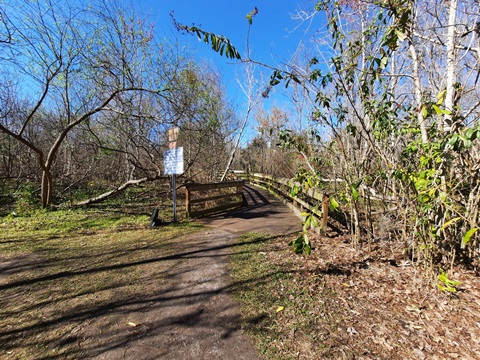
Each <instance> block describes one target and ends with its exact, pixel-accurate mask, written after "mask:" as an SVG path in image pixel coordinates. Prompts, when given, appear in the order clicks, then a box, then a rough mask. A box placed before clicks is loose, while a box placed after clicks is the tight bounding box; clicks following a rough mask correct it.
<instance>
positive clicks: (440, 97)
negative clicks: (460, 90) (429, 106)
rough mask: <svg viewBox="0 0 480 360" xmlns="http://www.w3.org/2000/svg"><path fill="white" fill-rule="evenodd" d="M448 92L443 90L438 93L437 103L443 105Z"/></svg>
mask: <svg viewBox="0 0 480 360" xmlns="http://www.w3.org/2000/svg"><path fill="white" fill-rule="evenodd" d="M446 94H447V90H446V89H445V90H442V91H440V92H439V93H438V95H437V105H442V104H443V101H444V100H445V95H446Z"/></svg>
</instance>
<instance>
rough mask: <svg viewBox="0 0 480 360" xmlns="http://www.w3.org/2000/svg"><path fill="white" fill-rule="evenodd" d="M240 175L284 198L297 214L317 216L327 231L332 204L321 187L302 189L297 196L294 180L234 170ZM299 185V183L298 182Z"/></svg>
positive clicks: (323, 230) (322, 228) (323, 229)
mask: <svg viewBox="0 0 480 360" xmlns="http://www.w3.org/2000/svg"><path fill="white" fill-rule="evenodd" d="M234 173H235V175H237V176H238V177H240V178H242V179H244V180H249V181H250V183H251V184H253V185H257V186H260V187H263V188H265V189H267V190H269V191H271V192H273V193H274V194H275V195H276V196H277V197H278V198H280V199H282V200H283V202H284V203H285V204H287V205H288V206H289V207H290V209H292V210H293V211H294V212H295V213H296V214H297V216H299V217H301V218H304V217H303V216H301V214H302V213H303V212H309V213H311V214H313V215H314V216H315V218H317V221H318V223H319V224H320V230H321V231H322V232H323V233H325V232H326V231H327V223H328V209H329V206H330V198H329V196H328V195H327V194H326V193H325V192H323V191H322V190H320V189H317V188H310V189H308V191H306V192H302V191H300V192H299V193H297V194H296V195H295V196H292V195H291V189H292V186H293V185H295V183H294V182H292V180H289V179H285V178H274V177H273V176H270V175H265V174H258V173H255V174H248V173H245V172H242V171H234ZM297 185H299V184H297Z"/></svg>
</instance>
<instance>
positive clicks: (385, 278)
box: [0, 188, 480, 360]
mask: <svg viewBox="0 0 480 360" xmlns="http://www.w3.org/2000/svg"><path fill="white" fill-rule="evenodd" d="M245 198H246V200H247V201H248V206H247V207H245V208H244V209H243V210H242V211H239V212H236V213H235V212H234V213H229V214H223V215H219V216H216V217H212V218H209V219H205V220H202V223H203V224H206V225H208V226H209V228H208V229H207V230H202V231H201V232H199V233H196V234H194V235H193V236H186V237H185V238H182V241H176V242H174V243H173V245H171V246H172V248H170V249H169V250H168V254H169V255H167V256H163V255H162V256H160V257H158V258H154V259H153V260H148V261H145V262H144V264H143V263H142V264H141V265H142V269H143V273H142V276H141V277H140V278H139V279H138V283H137V284H131V285H129V286H135V287H136V288H137V289H138V291H134V292H133V293H135V294H136V295H135V296H132V297H130V298H125V296H124V295H123V294H121V293H120V292H121V287H120V286H119V287H112V289H110V290H109V291H110V292H111V293H109V299H111V300H109V301H108V302H107V303H106V304H105V305H104V306H102V307H95V310H94V311H93V310H92V311H90V312H89V311H86V310H82V309H85V308H88V305H86V304H78V305H76V304H73V305H72V307H73V308H75V307H78V311H79V312H78V313H75V314H73V315H71V319H70V318H63V317H61V318H60V320H61V321H62V322H68V323H73V324H76V325H75V326H74V327H73V326H72V328H71V329H69V331H68V333H65V332H62V333H61V334H59V336H58V339H60V340H59V341H58V343H54V344H47V346H49V347H52V348H61V347H62V346H68V347H71V348H74V349H75V351H73V352H70V353H69V354H66V355H65V356H63V355H61V354H60V355H59V356H58V357H56V358H75V359H79V358H82V359H105V360H113V359H115V360H117V359H132V360H133V359H142V360H148V359H182V360H184V359H252V360H254V359H261V358H262V357H261V356H260V355H259V354H258V352H257V350H256V348H255V345H254V343H253V341H252V340H251V339H250V338H248V337H247V336H246V335H244V333H243V332H242V319H241V314H240V311H239V306H238V304H237V303H236V302H235V301H234V300H232V297H231V294H230V289H231V285H232V284H231V283H230V279H229V255H230V254H232V253H234V252H239V251H241V246H239V245H238V244H237V243H236V242H235V238H236V237H237V236H239V235H240V234H243V233H246V232H262V233H270V234H272V235H278V234H293V233H295V232H296V231H299V230H300V229H301V222H300V220H299V219H298V218H297V217H295V216H294V215H293V213H291V212H290V210H289V209H288V208H287V207H286V206H283V205H281V204H280V203H279V202H278V200H276V199H274V198H272V197H271V196H269V195H268V194H267V193H266V192H264V191H261V190H258V189H255V188H247V189H246V196H245ZM278 239H279V240H278V243H276V244H267V243H266V244H265V246H267V247H268V246H273V247H274V248H275V249H276V251H268V249H265V250H266V251H264V252H262V253H263V254H264V256H265V261H268V262H269V263H272V264H284V265H285V266H286V267H287V266H288V267H289V268H288V269H287V271H288V272H289V273H291V274H294V273H295V274H297V275H299V276H298V278H296V279H295V281H296V282H297V285H298V290H299V294H300V293H303V294H307V295H309V296H310V298H311V299H314V302H313V303H310V304H308V305H306V306H307V309H308V319H310V320H311V319H313V320H314V322H315V324H317V325H316V326H319V327H318V329H317V330H318V331H316V330H315V331H316V334H307V335H308V336H305V337H300V335H301V334H300V333H299V332H298V331H296V330H295V326H296V325H295V322H298V318H296V316H290V317H289V312H288V311H287V310H288V309H285V310H284V311H282V312H280V313H278V314H277V318H276V319H275V321H276V323H277V325H278V326H280V327H279V331H280V330H281V327H283V328H284V330H285V331H286V332H287V334H288V335H287V336H286V337H285V338H284V339H283V340H282V342H281V343H280V342H276V345H273V346H281V347H282V348H283V349H287V348H288V349H289V351H290V350H291V351H292V353H291V354H295V355H292V356H290V355H291V354H289V356H288V358H300V359H318V358H344V359H379V358H381V359H404V358H408V359H421V360H423V359H480V317H479V314H480V282H479V278H478V277H476V276H475V275H474V274H471V273H469V272H465V271H463V270H462V271H460V270H459V271H458V273H456V274H454V276H453V277H454V278H455V280H459V281H460V282H461V284H460V285H459V286H458V290H459V291H458V292H457V293H455V294H446V293H442V292H441V291H439V290H438V289H436V287H435V283H434V282H432V280H431V279H425V278H424V277H423V276H422V274H421V270H420V269H416V268H415V266H414V264H412V263H410V262H409V261H407V260H405V259H404V258H403V257H402V255H401V249H398V251H395V249H393V250H392V247H391V244H386V243H384V244H382V243H376V244H370V246H369V247H368V248H359V249H358V248H357V249H354V248H353V247H352V246H351V244H348V238H347V237H346V236H343V237H342V236H338V235H332V234H331V235H330V236H327V237H316V238H314V239H313V246H314V250H313V252H312V255H310V256H301V257H300V258H299V256H298V255H295V254H293V253H292V251H291V249H290V248H289V247H288V246H287V245H286V241H285V238H284V237H279V238H278ZM275 241H276V240H275ZM280 250H281V251H280ZM112 256H113V255H112ZM27 260H28V259H27ZM31 260H32V261H35V259H31ZM12 261H13V262H12ZM22 261H25V259H23V260H22ZM14 262H15V259H12V260H11V261H10V263H8V262H4V263H2V264H0V275H1V274H2V272H3V273H4V275H5V276H4V277H3V278H1V277H0V280H1V281H0V285H1V286H0V288H2V286H3V287H4V288H5V289H7V288H8V287H9V285H8V281H9V280H8V276H9V274H8V269H10V268H11V267H12V266H14V267H18V266H24V265H22V264H23V263H21V262H18V261H17V262H18V264H16V263H14ZM152 279H155V280H153V281H152ZM2 284H3V285H2ZM325 289H329V292H330V293H332V294H334V296H332V297H329V300H327V298H321V297H320V296H319V294H321V293H322V291H325ZM0 290H1V289H0ZM287 290H288V289H287ZM282 291H286V290H285V289H283V288H279V289H278V294H277V295H278V296H279V297H282V296H287V295H286V294H284V293H282ZM115 292H119V293H118V294H116V293H115ZM117 295H118V296H117ZM89 296H90V297H94V296H96V295H95V293H92V294H89ZM288 296H292V295H291V294H290V295H288ZM92 299H93V298H92ZM116 299H120V300H116ZM14 300H15V299H13V300H12V301H14ZM72 301H74V300H73V299H72ZM292 301H297V300H296V299H294V300H292ZM298 301H300V300H298ZM327 302H328V303H327ZM32 306H35V304H32ZM51 318H55V316H51V314H47V313H45V319H43V320H42V323H45V324H47V325H51V324H50V323H49V321H50V320H48V319H51ZM57 318H58V317H57ZM332 319H334V320H335V321H332ZM313 320H312V321H313ZM28 330H29V329H25V328H21V329H20V328H19V330H14V329H1V330H0V335H2V336H3V338H4V339H9V338H11V337H12V336H13V337H14V336H18V334H21V333H22V332H25V331H28ZM16 334H17V335H16ZM310 335H315V336H314V337H315V340H314V341H311V340H308V339H311V338H312V336H310ZM1 347H2V345H1V344H0V348H1ZM283 351H284V350H281V353H282V352H283ZM283 353H285V354H287V353H286V352H283ZM0 354H1V352H0ZM7 354H11V355H9V356H7V357H6V359H16V358H17V357H15V352H14V351H12V352H7ZM48 358H49V359H50V358H51V357H48ZM36 359H46V357H41V356H40V357H37V358H36Z"/></svg>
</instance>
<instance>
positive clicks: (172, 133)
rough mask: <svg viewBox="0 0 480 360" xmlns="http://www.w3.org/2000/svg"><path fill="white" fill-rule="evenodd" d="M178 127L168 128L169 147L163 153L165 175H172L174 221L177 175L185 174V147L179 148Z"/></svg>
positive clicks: (174, 215)
mask: <svg viewBox="0 0 480 360" xmlns="http://www.w3.org/2000/svg"><path fill="white" fill-rule="evenodd" d="M177 138H178V127H174V128H171V129H168V143H169V144H168V147H169V149H170V150H166V151H164V153H163V163H164V167H165V170H164V172H165V175H172V195H173V196H172V197H173V222H177V175H181V174H183V147H179V148H177Z"/></svg>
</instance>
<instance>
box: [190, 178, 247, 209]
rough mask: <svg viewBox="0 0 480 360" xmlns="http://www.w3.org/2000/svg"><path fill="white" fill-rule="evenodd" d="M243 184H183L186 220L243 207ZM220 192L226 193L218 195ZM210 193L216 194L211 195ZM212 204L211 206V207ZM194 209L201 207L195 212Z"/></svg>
mask: <svg viewBox="0 0 480 360" xmlns="http://www.w3.org/2000/svg"><path fill="white" fill-rule="evenodd" d="M243 184H244V180H237V181H223V182H217V183H208V184H198V183H187V184H185V188H186V193H185V207H186V210H187V218H195V217H201V216H205V215H209V214H212V213H216V212H220V211H224V210H231V209H234V208H238V207H241V206H242V205H243V199H242V188H243ZM232 189H233V192H232ZM220 191H227V193H223V194H219V192H220ZM194 193H200V195H199V196H194V195H193V194H194ZM212 193H217V194H216V195H212ZM212 204H213V206H211V205H212ZM194 207H201V209H198V210H195V209H194Z"/></svg>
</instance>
